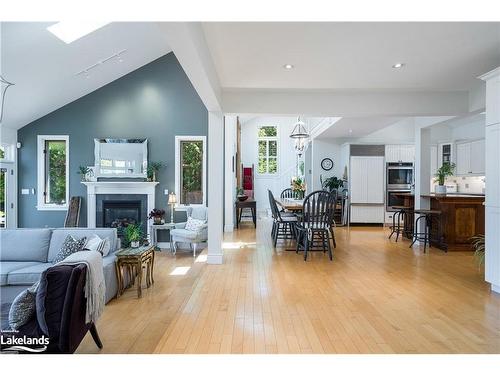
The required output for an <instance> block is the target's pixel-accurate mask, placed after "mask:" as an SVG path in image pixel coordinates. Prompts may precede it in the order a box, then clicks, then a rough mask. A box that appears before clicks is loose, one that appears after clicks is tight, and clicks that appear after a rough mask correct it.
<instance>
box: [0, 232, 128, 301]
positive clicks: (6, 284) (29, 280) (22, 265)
mask: <svg viewBox="0 0 500 375" xmlns="http://www.w3.org/2000/svg"><path fill="white" fill-rule="evenodd" d="M94 233H95V234H97V235H98V236H99V237H101V238H105V237H107V238H108V239H109V241H110V244H111V251H110V253H109V255H107V256H105V257H103V259H102V260H103V267H104V278H105V280H106V303H108V301H109V300H111V299H112V298H113V297H114V296H115V295H116V292H117V288H118V285H117V281H116V270H115V259H116V256H115V255H114V253H115V252H116V250H118V244H119V241H118V237H117V233H116V229H112V228H94V229H90V228H61V229H3V230H0V301H1V302H2V303H5V302H12V301H13V300H14V298H15V297H16V296H17V295H18V294H19V293H20V292H21V291H23V290H24V289H26V288H27V287H28V286H30V285H32V284H34V283H35V282H37V281H38V280H39V278H40V275H41V274H42V272H43V271H45V270H46V269H47V268H49V267H51V266H52V265H53V264H52V260H53V259H54V257H55V256H56V254H57V253H58V252H59V249H60V248H61V245H62V244H63V242H64V240H65V238H66V236H67V235H68V234H71V235H72V236H73V237H74V238H81V237H84V236H85V237H89V236H91V235H92V234H94Z"/></svg>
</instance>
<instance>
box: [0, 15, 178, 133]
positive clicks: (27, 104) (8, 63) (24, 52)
mask: <svg viewBox="0 0 500 375" xmlns="http://www.w3.org/2000/svg"><path fill="white" fill-rule="evenodd" d="M52 24H54V22H49V23H44V22H2V23H1V28H2V29H1V31H2V32H1V71H2V75H3V76H4V77H5V78H6V79H7V80H9V81H10V82H13V83H14V84H15V86H13V87H11V88H9V91H8V94H7V95H6V100H5V110H4V119H3V125H4V126H7V127H13V128H20V127H22V126H24V125H27V124H28V123H30V122H31V121H33V120H36V119H38V118H40V117H42V116H44V115H46V114H48V113H50V112H52V111H54V110H56V109H58V108H60V107H62V106H64V105H66V104H68V103H70V102H72V101H74V100H76V99H78V98H80V97H82V96H84V95H87V94H89V93H90V92H92V91H94V90H96V89H98V88H100V87H102V86H104V85H106V84H108V83H110V82H112V81H114V80H116V79H118V78H120V77H122V76H124V75H125V74H128V73H130V72H132V71H134V70H136V69H137V68H139V67H141V66H143V65H145V64H147V63H149V62H151V61H153V60H155V59H157V58H159V57H160V56H163V55H165V54H166V53H168V52H170V51H171V49H170V47H169V46H168V45H167V43H166V41H165V38H164V35H163V34H162V33H161V32H160V31H159V30H158V25H157V24H156V23H147V22H125V23H120V22H117V23H111V24H108V25H106V26H104V27H103V28H101V29H98V30H96V31H95V32H93V33H91V34H88V35H87V36H85V37H83V38H81V39H79V40H76V41H75V42H73V43H71V44H66V43H64V42H63V41H61V40H59V39H58V38H56V37H55V36H54V35H53V34H51V33H50V32H49V31H47V27H48V26H50V25H52ZM120 51H125V52H123V53H122V54H121V61H120V59H118V58H113V59H110V60H109V61H108V62H106V63H103V64H100V65H99V66H97V67H96V68H93V69H91V70H89V74H88V75H85V74H80V75H76V74H77V73H78V72H80V71H82V70H84V69H86V68H88V67H90V66H92V65H94V64H96V63H97V62H99V61H101V60H103V59H106V58H108V57H110V56H112V55H114V54H116V53H118V52H120Z"/></svg>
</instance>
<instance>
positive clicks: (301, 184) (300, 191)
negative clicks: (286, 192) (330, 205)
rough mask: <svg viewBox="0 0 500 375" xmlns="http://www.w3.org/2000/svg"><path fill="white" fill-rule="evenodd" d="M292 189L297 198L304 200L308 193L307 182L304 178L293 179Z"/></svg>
mask: <svg viewBox="0 0 500 375" xmlns="http://www.w3.org/2000/svg"><path fill="white" fill-rule="evenodd" d="M291 188H292V191H293V192H294V193H295V194H296V196H297V198H299V199H303V198H304V195H305V193H306V182H305V181H304V179H303V178H302V177H292V181H291Z"/></svg>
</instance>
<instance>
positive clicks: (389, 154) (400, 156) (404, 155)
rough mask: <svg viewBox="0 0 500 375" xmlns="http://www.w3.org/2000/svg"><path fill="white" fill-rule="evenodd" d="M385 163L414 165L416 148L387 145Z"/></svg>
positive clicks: (412, 146)
mask: <svg viewBox="0 0 500 375" xmlns="http://www.w3.org/2000/svg"><path fill="white" fill-rule="evenodd" d="M385 161H386V162H387V163H413V162H414V161H415V146H414V145H386V146H385Z"/></svg>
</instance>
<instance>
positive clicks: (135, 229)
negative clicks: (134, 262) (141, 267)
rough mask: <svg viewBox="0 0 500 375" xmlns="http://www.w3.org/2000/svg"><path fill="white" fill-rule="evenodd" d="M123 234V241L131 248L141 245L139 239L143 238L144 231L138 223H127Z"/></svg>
mask: <svg viewBox="0 0 500 375" xmlns="http://www.w3.org/2000/svg"><path fill="white" fill-rule="evenodd" d="M123 235H124V237H125V242H126V243H127V244H129V245H130V247H133V248H137V247H139V246H141V241H142V240H143V238H144V233H143V231H142V228H141V225H140V224H139V225H138V224H129V225H127V226H126V227H125V230H124V231H123Z"/></svg>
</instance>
